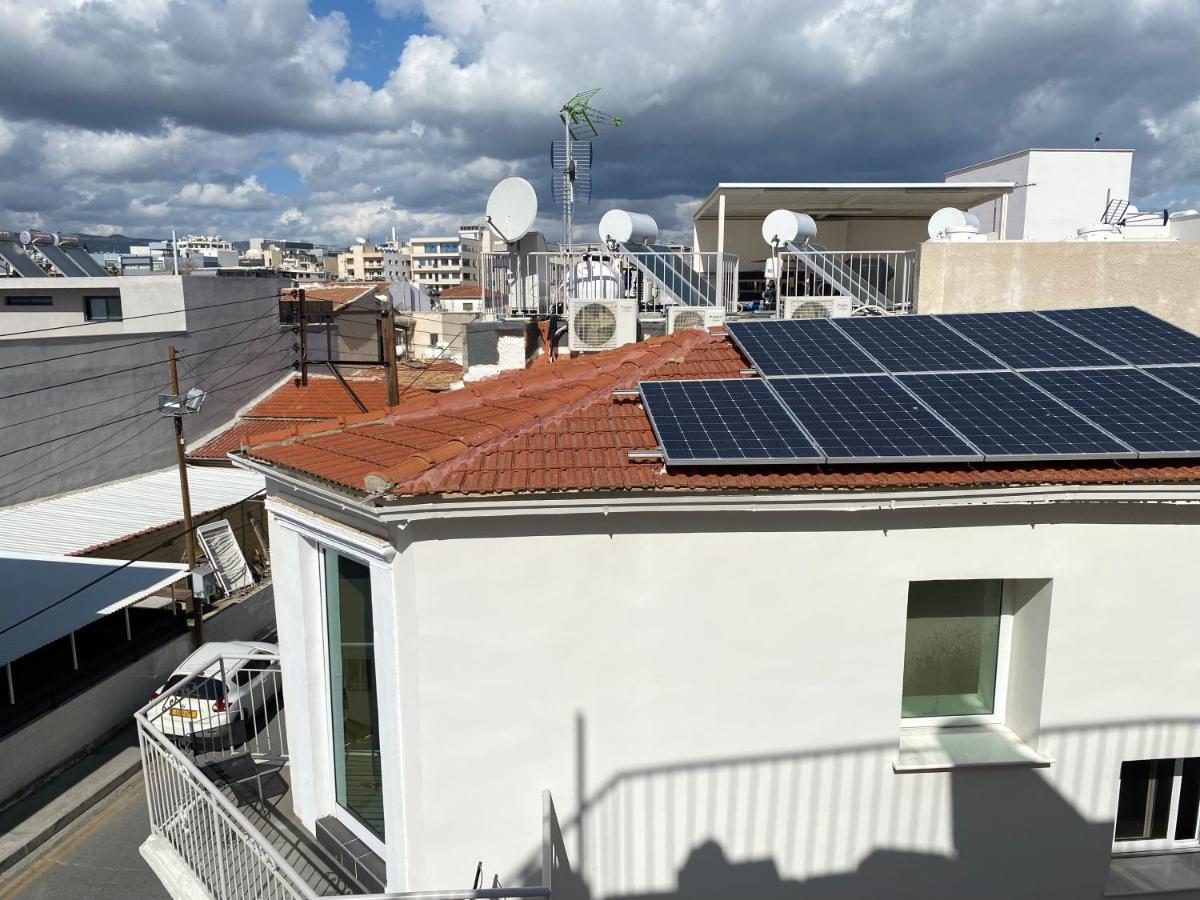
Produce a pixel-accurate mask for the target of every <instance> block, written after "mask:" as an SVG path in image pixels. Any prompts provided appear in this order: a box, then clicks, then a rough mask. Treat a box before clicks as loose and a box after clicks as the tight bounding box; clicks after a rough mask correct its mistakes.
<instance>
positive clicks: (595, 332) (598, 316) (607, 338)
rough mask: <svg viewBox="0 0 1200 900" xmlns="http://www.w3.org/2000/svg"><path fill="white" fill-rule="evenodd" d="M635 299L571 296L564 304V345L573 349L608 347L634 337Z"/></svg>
mask: <svg viewBox="0 0 1200 900" xmlns="http://www.w3.org/2000/svg"><path fill="white" fill-rule="evenodd" d="M637 312H638V308H637V301H636V300H632V299H620V300H571V301H569V302H568V304H567V324H568V332H567V347H568V348H569V349H570V350H571V351H572V352H575V351H577V350H581V351H591V350H611V349H612V348H613V347H620V346H621V345H622V344H631V343H633V342H634V341H636V340H637Z"/></svg>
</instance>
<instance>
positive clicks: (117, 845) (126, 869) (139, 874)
mask: <svg viewBox="0 0 1200 900" xmlns="http://www.w3.org/2000/svg"><path fill="white" fill-rule="evenodd" d="M149 834H150V820H149V816H148V815H147V812H146V793H145V787H144V784H143V782H142V776H141V773H140V772H139V773H138V774H137V775H136V776H134V777H133V778H131V779H130V780H129V781H128V782H126V783H125V784H124V785H122V786H121V787H120V788H118V789H117V790H115V791H113V792H112V793H111V794H110V795H109V796H107V797H105V798H104V799H103V800H102V801H100V802H99V803H98V804H96V806H95V807H93V808H92V809H91V810H90V811H89V812H88V813H87V814H86V815H84V816H83V817H81V818H80V819H79V820H78V821H76V822H75V823H74V824H72V825H70V826H69V827H68V828H67V829H66V830H64V831H62V832H61V833H59V834H58V835H56V836H55V837H54V838H53V839H52V840H51V841H49V842H48V843H46V844H45V845H43V846H42V847H40V848H39V849H38V850H37V851H35V852H34V853H33V854H31V855H30V856H29V858H27V859H25V860H22V861H21V862H20V863H19V864H18V865H16V866H15V867H14V868H12V869H11V870H9V871H8V872H5V873H4V874H3V875H0V900H76V898H78V900H127V898H130V897H136V898H137V900H170V895H169V894H167V892H166V891H165V890H164V889H163V886H162V884H161V882H159V880H158V878H157V877H155V875H154V873H153V872H151V871H150V867H149V866H147V865H146V862H145V860H143V859H142V857H141V855H140V854H139V853H138V846H139V845H140V844H141V843H142V841H144V840H145V839H146V837H147V836H148V835H149Z"/></svg>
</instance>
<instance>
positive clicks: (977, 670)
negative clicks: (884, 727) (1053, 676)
mask: <svg viewBox="0 0 1200 900" xmlns="http://www.w3.org/2000/svg"><path fill="white" fill-rule="evenodd" d="M1010 623H1011V615H1009V613H1008V610H1006V609H1005V604H1004V582H1003V581H1000V580H964V581H914V582H912V583H911V584H910V585H909V589H908V623H907V626H906V629H905V637H904V689H903V699H902V701H901V716H902V718H903V719H904V724H905V725H974V724H982V723H994V722H1001V721H1003V719H1004V693H1005V691H1004V686H1005V682H1006V678H1007V669H1008V659H1007V656H1008V635H1009V626H1010Z"/></svg>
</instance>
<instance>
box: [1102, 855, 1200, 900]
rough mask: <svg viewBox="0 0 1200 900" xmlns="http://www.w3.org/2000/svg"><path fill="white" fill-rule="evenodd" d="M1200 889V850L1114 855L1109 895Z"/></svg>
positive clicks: (1110, 872)
mask: <svg viewBox="0 0 1200 900" xmlns="http://www.w3.org/2000/svg"><path fill="white" fill-rule="evenodd" d="M1197 889H1200V853H1197V852H1195V851H1178V850H1177V851H1174V852H1163V853H1152V854H1147V855H1144V856H1143V855H1130V856H1114V857H1113V860H1112V862H1111V863H1109V867H1108V889H1107V890H1106V891H1105V892H1104V896H1106V897H1140V896H1143V895H1147V894H1168V893H1174V892H1176V891H1194V890H1197Z"/></svg>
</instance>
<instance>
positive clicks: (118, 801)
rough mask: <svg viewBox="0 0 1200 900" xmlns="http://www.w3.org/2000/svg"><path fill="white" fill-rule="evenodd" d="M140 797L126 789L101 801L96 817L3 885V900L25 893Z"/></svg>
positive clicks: (0, 899)
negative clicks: (110, 799)
mask: <svg viewBox="0 0 1200 900" xmlns="http://www.w3.org/2000/svg"><path fill="white" fill-rule="evenodd" d="M136 783H137V784H140V783H141V782H140V780H139V781H137V782H136ZM120 791H121V789H120V788H118V792H120ZM137 799H139V798H138V792H137V791H136V790H129V791H124V792H123V793H121V795H120V796H117V797H116V798H115V799H113V800H112V801H111V802H108V799H107V798H106V799H105V800H101V801H100V806H101V807H102V809H101V810H100V811H99V812H97V813H96V815H94V816H93V818H91V819H90V820H88V821H87V822H85V823H84V824H83V825H81V826H80V827H79V828H78V829H76V830H75V831H74V832H72V833H71V834H70V835H68V836H67V837H66V838H64V839H63V840H62V841H60V842H59V843H57V844H55V845H54V846H53V847H51V848H50V850H49V851H48V852H46V853H45V854H41V855H40V856H39V857H38V859H37V861H36V862H35V863H33V865H31V866H30V867H29V868H28V869H26V870H25V871H23V872H22V873H21V874H20V875H19V876H17V878H15V879H14V880H13V881H12V882H10V883H9V884H8V885H7V886H5V887H3V888H0V900H12V898H14V897H16V896H17V895H19V894H21V893H22V892H24V891H25V889H26V888H28V887H29V886H30V885H32V884H33V883H34V882H35V881H37V880H38V879H39V878H41V877H42V876H43V875H45V874H46V873H47V872H49V871H50V870H51V869H53V868H54V867H55V866H56V865H58V864H59V863H60V862H61V861H62V859H63V857H65V856H67V855H69V854H70V853H71V852H72V851H74V850H76V849H78V847H79V846H80V845H81V844H83V843H85V842H87V841H88V840H89V839H90V838H91V837H93V836H94V835H95V834H96V832H97V831H99V830H100V829H101V828H103V827H104V826H105V825H107V824H108V821H109V820H110V819H111V818H112V817H113V816H114V815H115V814H116V813H120V812H124V811H125V810H126V809H128V808H129V807H130V806H131V805H132V804H133V802H134V801H135V800H137ZM35 853H36V851H35Z"/></svg>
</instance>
